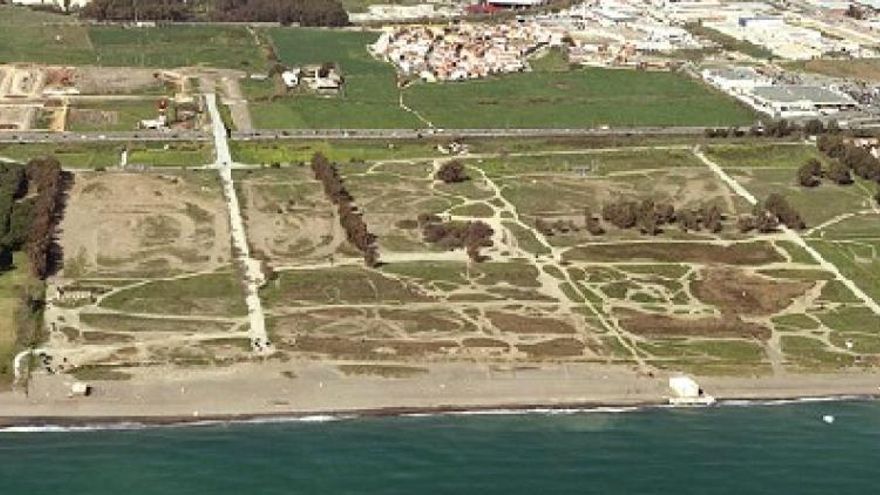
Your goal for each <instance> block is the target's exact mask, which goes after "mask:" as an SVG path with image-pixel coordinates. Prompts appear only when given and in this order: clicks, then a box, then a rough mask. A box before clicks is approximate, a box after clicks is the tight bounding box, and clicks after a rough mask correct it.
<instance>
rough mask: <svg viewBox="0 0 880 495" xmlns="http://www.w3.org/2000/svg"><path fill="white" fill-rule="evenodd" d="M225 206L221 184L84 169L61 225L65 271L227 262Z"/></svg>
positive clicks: (187, 267) (171, 268)
mask: <svg viewBox="0 0 880 495" xmlns="http://www.w3.org/2000/svg"><path fill="white" fill-rule="evenodd" d="M224 208H225V206H224V203H223V199H222V195H221V193H220V191H219V189H217V188H216V187H215V186H214V185H213V184H212V185H210V186H208V185H205V184H200V183H196V182H195V179H190V178H189V176H187V175H165V176H162V175H152V174H127V173H78V174H76V178H75V180H74V185H73V187H72V189H71V191H70V195H69V200H68V203H67V206H66V208H65V213H64V219H63V220H62V221H61V224H60V226H59V229H58V232H59V237H60V244H61V247H62V250H63V253H64V264H65V271H66V273H65V275H74V274H73V273H70V272H72V271H74V269H75V271H78V272H80V273H78V274H76V275H77V276H81V275H83V274H86V273H95V274H101V275H107V274H120V273H129V272H143V271H145V270H147V271H149V270H151V269H153V268H154V267H163V268H164V269H165V271H166V273H167V272H175V271H202V270H212V269H216V268H218V267H220V266H223V265H226V264H227V263H228V262H229V259H230V257H231V253H230V244H229V228H228V222H227V219H226V216H225V214H224Z"/></svg>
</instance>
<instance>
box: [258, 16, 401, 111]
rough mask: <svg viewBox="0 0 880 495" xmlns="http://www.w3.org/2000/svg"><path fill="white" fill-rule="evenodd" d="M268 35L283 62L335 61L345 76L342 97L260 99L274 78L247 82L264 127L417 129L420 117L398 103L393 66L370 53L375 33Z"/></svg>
mask: <svg viewBox="0 0 880 495" xmlns="http://www.w3.org/2000/svg"><path fill="white" fill-rule="evenodd" d="M269 36H270V38H271V39H272V42H273V43H274V44H275V47H276V49H277V52H278V55H279V56H280V57H281V60H282V62H283V63H284V64H287V65H304V64H321V63H324V62H334V63H336V64H338V65H339V67H340V69H341V70H342V73H343V75H344V76H345V88H344V92H343V94H342V95H340V96H338V97H321V96H315V95H296V96H287V97H284V98H280V99H277V100H275V101H272V102H270V101H266V100H261V99H259V98H258V96H259V95H261V94H265V93H266V88H271V87H272V84H273V82H272V81H267V82H265V83H262V84H261V85H254V84H249V85H245V88H244V89H245V91H246V92H247V94H248V96H249V97H250V98H251V114H252V115H253V118H254V121H255V123H256V125H257V126H258V127H262V128H309V127H314V128H371V127H372V128H414V127H418V126H419V121H418V119H416V118H415V117H414V116H413V115H412V114H410V113H408V112H406V111H404V110H402V109H401V108H399V107H398V92H397V88H396V85H395V73H394V68H393V67H391V65H389V64H386V63H384V62H381V61H378V60H375V59H373V58H372V57H370V55H369V53H367V48H366V46H367V45H368V44H370V43H372V42H373V41H374V40H375V39H376V34H375V33H358V32H350V31H328V30H318V29H284V28H280V29H271V30H269Z"/></svg>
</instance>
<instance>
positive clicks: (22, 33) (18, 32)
mask: <svg viewBox="0 0 880 495" xmlns="http://www.w3.org/2000/svg"><path fill="white" fill-rule="evenodd" d="M77 21H78V19H77V18H75V17H72V16H66V15H60V14H51V13H46V12H36V11H32V10H30V9H26V8H22V7H11V6H5V5H0V62H36V63H47V64H69V65H103V66H125V67H129V66H136V67H166V68H174V67H181V66H192V65H205V66H209V67H221V68H234V69H243V70H248V69H253V68H254V67H258V68H262V66H263V63H262V57H261V55H260V53H259V51H258V49H257V46H256V44H255V43H254V40H253V38H252V37H251V35H250V34H248V32H247V31H246V30H245V28H243V27H230V26H163V27H155V28H123V27H116V26H86V25H76V22H77Z"/></svg>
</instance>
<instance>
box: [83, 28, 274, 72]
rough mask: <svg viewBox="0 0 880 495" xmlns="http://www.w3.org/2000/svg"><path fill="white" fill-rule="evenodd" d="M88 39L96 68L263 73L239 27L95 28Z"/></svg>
mask: <svg viewBox="0 0 880 495" xmlns="http://www.w3.org/2000/svg"><path fill="white" fill-rule="evenodd" d="M89 39H90V40H91V44H92V46H93V47H94V50H95V56H96V57H97V65H103V66H115V67H161V68H175V67H191V66H200V65H201V66H206V67H216V68H226V69H240V70H263V66H264V62H263V59H262V58H261V55H260V53H259V51H258V49H257V46H256V44H255V43H254V40H253V37H252V36H251V35H250V34H249V33H248V32H247V30H246V29H245V28H244V27H240V26H160V27H154V28H140V29H138V28H124V27H115V26H94V27H90V28H89Z"/></svg>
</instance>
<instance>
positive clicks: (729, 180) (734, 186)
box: [694, 147, 880, 315]
mask: <svg viewBox="0 0 880 495" xmlns="http://www.w3.org/2000/svg"><path fill="white" fill-rule="evenodd" d="M694 156H696V157H697V158H699V159H700V161H702V162H703V163H704V164H705V165H706V166H707V167H709V169H710V170H712V172H714V173H715V175H717V176H718V178H720V179H721V180H722V181H724V183H725V184H727V186H728V187H730V189H731V190H732V191H733V192H735V193H736V194H737V195H739V196H740V197H742V198H743V199H745V200H746V201H748V202H749V204H751V205H756V204H758V199H757V198H756V197H755V196H753V195H752V193H750V192H749V191H748V189H746V188H745V187H743V185H742V184H740V183H739V182H737V181H736V179H734V178H733V177H731V176H730V175H729V174H728V173H727V172H725V171H724V169H722V168H721V167H720V166H719V165H718V164H717V163H715V162H713V161H712V160H710V159H709V157H707V156H706V155H705V154H704V153H703V152H702V151H700V150H699V147H697V148H694ZM780 228H781V230H782V232H783V233H785V235H786V236H787V237H788V239H789V240H790V241H791V242H793V243H795V244H797V245H798V246H800V247H801V248H803V249H804V250H805V251H807V253H809V254H810V256H811V257H812V258H813V259H814V260H816V263H818V264H819V265H820V266H821V267H822V268H824V269H825V270H827V271H829V272H831V273H832V274H834V278H836V279H837V280H839V281H840V282H841V283H842V284H843V285H845V286H846V288H847V289H849V290H850V291H851V292H852V293H853V294H855V296H856V297H857V298H859V299H860V300H861V301H862V302H863V303H864V304H865V306H867V307H868V308H869V309H870V310H871V311H873V312H874V314H876V315H880V304H877V301H875V300H874V299H873V298H871V296H869V295H868V294H866V293H865V291H863V290H862V289H860V288H859V286H857V285H856V284H855V282H853V281H852V280H850V279H849V278H847V277H846V276H845V275H844V274H843V273H841V272H840V270H839V269H838V268H837V266H836V265H835V264H834V263H831V262H830V261H828V260H826V259H825V258H824V257H823V256H822V254H821V253H819V251H816V250H815V249H813V247H812V246H810V245H809V244H807V242H806V241H804V238H803V237H801V235H800V234H798V233H797V231H795V230H792V229H789V228H788V227H786V226H784V225H782V226H781V227H780Z"/></svg>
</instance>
